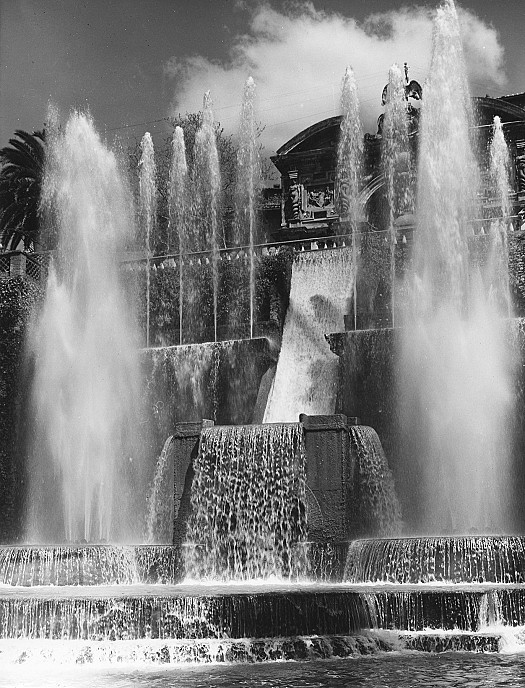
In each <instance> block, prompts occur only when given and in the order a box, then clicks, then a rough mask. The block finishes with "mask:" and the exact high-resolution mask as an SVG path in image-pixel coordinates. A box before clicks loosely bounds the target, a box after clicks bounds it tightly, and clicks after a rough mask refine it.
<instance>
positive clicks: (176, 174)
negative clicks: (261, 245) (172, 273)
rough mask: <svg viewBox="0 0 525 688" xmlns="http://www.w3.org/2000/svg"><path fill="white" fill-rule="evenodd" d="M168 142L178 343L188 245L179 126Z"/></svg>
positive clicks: (170, 238)
mask: <svg viewBox="0 0 525 688" xmlns="http://www.w3.org/2000/svg"><path fill="white" fill-rule="evenodd" d="M171 145H172V148H171V150H172V153H171V156H172V157H171V169H170V179H169V218H170V222H169V233H168V252H169V251H170V247H171V245H172V241H173V235H174V234H175V232H176V233H177V236H178V240H179V241H178V243H179V344H182V343H183V341H184V339H183V334H182V333H183V326H184V322H183V313H184V308H183V304H184V260H185V257H186V255H187V253H188V245H189V236H188V231H189V199H188V163H187V161H186V146H185V144H184V131H183V129H182V127H175V130H174V132H173V138H172V144H171Z"/></svg>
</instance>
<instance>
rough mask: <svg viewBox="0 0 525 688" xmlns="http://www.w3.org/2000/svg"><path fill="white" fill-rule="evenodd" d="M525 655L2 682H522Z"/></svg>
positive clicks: (200, 686)
mask: <svg viewBox="0 0 525 688" xmlns="http://www.w3.org/2000/svg"><path fill="white" fill-rule="evenodd" d="M524 685H525V655H502V654H492V655H480V654H472V653H445V654H442V655H426V654H422V653H421V654H420V653H398V654H392V655H382V656H375V657H359V658H352V659H331V660H320V661H315V662H304V663H301V662H276V663H272V664H257V665H253V664H252V665H246V664H244V665H239V664H237V665H214V666H202V665H199V666H197V665H193V666H187V667H172V666H171V667H162V668H159V667H148V668H144V667H140V668H138V667H132V666H122V667H106V668H103V667H86V666H80V667H68V668H61V667H57V666H54V667H53V666H46V667H34V666H33V667H29V666H23V665H21V666H16V667H12V666H10V667H5V666H4V667H2V666H1V658H0V686H1V687H2V688H15V687H16V688H50V687H51V686H53V687H54V688H58V687H62V688H84V687H85V688H99V687H102V686H104V687H107V688H124V687H126V688H127V687H128V686H148V688H168V687H169V688H172V687H173V686H176V687H177V688H343V686H344V687H345V688H348V687H350V686H370V687H371V688H421V687H422V686H425V687H430V688H438V687H442V686H447V687H448V686H462V687H467V688H469V687H473V686H480V687H481V686H482V687H483V688H496V687H499V686H501V687H503V686H504V687H505V688H513V687H515V686H516V687H518V686H519V687H520V688H523V686H524Z"/></svg>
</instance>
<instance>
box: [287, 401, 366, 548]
mask: <svg viewBox="0 0 525 688" xmlns="http://www.w3.org/2000/svg"><path fill="white" fill-rule="evenodd" d="M299 420H300V422H301V423H302V424H303V427H304V433H305V448H306V462H307V504H308V533H309V535H308V539H309V540H311V541H313V542H337V541H342V540H347V539H348V537H349V527H350V511H351V509H350V507H351V499H352V491H353V481H354V471H355V460H354V458H353V457H352V455H351V449H350V438H349V426H350V425H357V424H358V422H359V420H358V419H357V418H348V417H347V416H345V415H343V414H336V415H333V416H307V415H306V414H301V415H300V416H299Z"/></svg>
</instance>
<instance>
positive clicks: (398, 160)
mask: <svg viewBox="0 0 525 688" xmlns="http://www.w3.org/2000/svg"><path fill="white" fill-rule="evenodd" d="M385 106H386V107H385V116H384V120H383V139H382V145H381V163H382V168H383V175H384V178H385V188H386V198H387V204H388V213H389V215H388V236H389V242H390V284H391V294H392V325H394V324H395V322H394V313H395V304H394V294H395V288H394V287H395V285H394V279H395V244H396V229H395V226H394V220H395V219H396V217H397V216H398V215H399V214H401V212H402V211H403V210H404V209H405V208H406V207H407V204H408V196H409V193H410V153H409V144H408V113H407V100H406V97H405V79H404V75H403V73H402V71H401V69H400V68H399V66H398V65H396V64H394V65H392V67H390V71H389V74H388V89H387V97H386V103H385Z"/></svg>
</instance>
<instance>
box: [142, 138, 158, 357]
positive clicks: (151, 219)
mask: <svg viewBox="0 0 525 688" xmlns="http://www.w3.org/2000/svg"><path fill="white" fill-rule="evenodd" d="M140 149H141V156H140V161H139V194H140V214H141V219H142V223H143V227H144V239H145V245H146V346H147V347H148V346H149V339H150V322H149V319H150V291H151V283H150V280H151V239H152V236H153V232H154V229H155V223H156V218H157V168H156V165H155V151H154V149H153V140H152V138H151V134H150V133H149V132H148V131H147V132H146V133H145V134H144V136H143V137H142V141H141V142H140Z"/></svg>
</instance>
